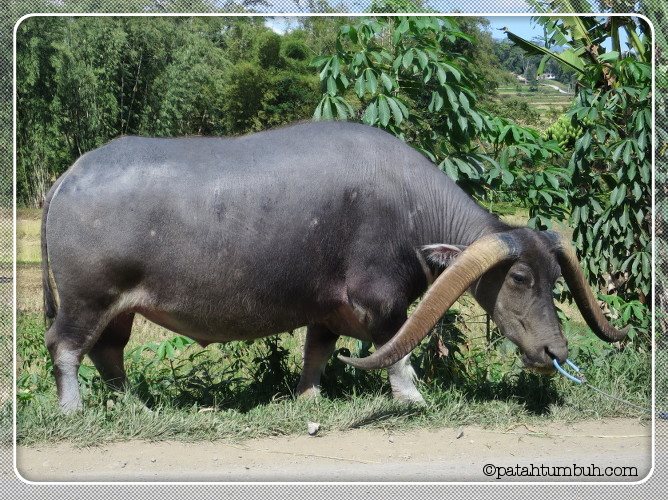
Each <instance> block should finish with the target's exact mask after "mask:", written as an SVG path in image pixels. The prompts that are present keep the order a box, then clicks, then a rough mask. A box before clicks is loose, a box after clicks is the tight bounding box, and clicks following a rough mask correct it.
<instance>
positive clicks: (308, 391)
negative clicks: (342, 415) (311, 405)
mask: <svg viewBox="0 0 668 500" xmlns="http://www.w3.org/2000/svg"><path fill="white" fill-rule="evenodd" d="M297 397H298V398H299V399H318V398H319V397H320V388H319V387H317V386H315V385H312V386H309V387H297Z"/></svg>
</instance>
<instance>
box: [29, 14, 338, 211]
mask: <svg viewBox="0 0 668 500" xmlns="http://www.w3.org/2000/svg"><path fill="white" fill-rule="evenodd" d="M337 22H338V21H337ZM330 24H331V22H330ZM325 26H329V25H328V24H327V23H325ZM321 36H322V40H320V41H319V43H320V44H322V43H326V42H327V40H328V37H327V36H326V35H321ZM284 38H287V39H288V40H289V41H290V43H291V45H289V46H288V47H287V49H285V50H284V47H283V46H282V43H283V40H284ZM313 38H314V35H313V34H312V33H311V32H310V31H309V30H308V29H307V28H303V29H300V30H298V31H297V30H296V31H295V32H293V33H290V34H288V35H284V36H281V35H278V34H276V33H273V32H272V31H271V30H270V29H269V28H267V27H266V26H265V25H264V20H263V19H262V18H243V17H239V18H225V17H208V18H197V17H193V18H177V17H175V18H171V17H169V18H168V17H161V18H142V17H133V18H124V17H119V18H114V17H105V18H75V17H68V18H59V17H49V18H39V17H34V18H29V19H26V20H25V21H23V22H22V23H21V25H20V26H19V28H18V32H17V93H18V131H17V147H18V151H17V190H18V199H19V202H20V203H24V204H29V205H33V206H39V205H41V203H42V200H43V198H44V195H45V194H46V191H47V190H48V188H49V187H50V185H51V184H52V183H53V181H54V180H55V178H56V177H57V176H58V175H60V174H61V173H62V172H63V171H64V170H65V169H67V168H68V167H69V166H70V165H71V164H72V163H73V162H74V160H76V158H78V157H79V156H81V155H82V154H83V153H85V152H87V151H89V150H91V149H93V148H95V147H98V146H100V145H101V144H104V143H105V142H107V141H109V140H110V139H112V138H113V137H116V136H118V135H121V134H138V135H149V136H178V135H192V134H198V135H221V136H223V135H234V134H242V133H246V132H249V131H256V130H261V129H265V128H268V127H272V126H277V125H282V124H286V123H290V122H293V121H297V120H302V119H305V118H308V117H309V116H310V114H311V112H312V109H313V107H314V105H315V102H317V99H318V95H317V94H318V92H317V88H318V80H317V77H316V76H315V75H313V72H312V69H311V68H310V67H309V66H308V64H307V62H306V59H307V58H308V57H309V56H310V55H309V54H308V50H307V49H306V47H308V45H307V42H309V43H310V41H311V40H312V39H313ZM286 50H287V51H286ZM300 50H301V55H300V52H299V51H300Z"/></svg>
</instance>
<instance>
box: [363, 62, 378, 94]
mask: <svg viewBox="0 0 668 500" xmlns="http://www.w3.org/2000/svg"><path fill="white" fill-rule="evenodd" d="M364 74H365V75H366V88H367V89H368V90H369V93H370V94H371V95H374V94H375V93H376V90H378V80H377V79H376V75H375V74H374V72H373V70H372V69H371V68H367V69H365V70H364Z"/></svg>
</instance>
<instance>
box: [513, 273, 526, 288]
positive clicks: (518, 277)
mask: <svg viewBox="0 0 668 500" xmlns="http://www.w3.org/2000/svg"><path fill="white" fill-rule="evenodd" d="M510 279H511V280H513V283H515V284H516V285H524V284H526V283H528V282H529V276H527V275H526V274H524V273H519V272H517V271H513V272H511V273H510Z"/></svg>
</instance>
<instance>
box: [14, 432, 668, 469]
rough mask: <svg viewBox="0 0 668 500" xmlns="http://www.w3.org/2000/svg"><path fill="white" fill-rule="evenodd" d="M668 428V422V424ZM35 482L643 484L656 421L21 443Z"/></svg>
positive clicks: (22, 461)
mask: <svg viewBox="0 0 668 500" xmlns="http://www.w3.org/2000/svg"><path fill="white" fill-rule="evenodd" d="M664 425H666V424H664ZM17 464H18V469H19V471H20V473H21V474H22V476H23V477H24V478H25V479H28V480H32V481H95V480H100V481H161V480H162V481H473V480H477V481H490V480H491V481H495V480H496V476H495V475H494V476H492V477H488V476H486V475H485V474H484V473H483V466H484V465H485V464H493V465H495V466H502V467H513V468H514V467H515V466H516V465H518V464H519V465H520V466H528V467H531V464H533V465H534V466H536V467H540V466H541V465H543V466H546V467H565V466H568V467H572V466H573V465H574V464H575V465H577V466H580V467H590V466H591V465H592V464H593V465H595V466H597V467H599V468H600V469H601V471H603V470H604V469H605V468H606V467H608V466H615V467H636V468H637V476H634V477H578V478H573V477H561V478H559V477H551V478H540V477H524V478H523V477H519V478H512V477H511V478H509V479H511V480H512V479H514V480H518V479H519V480H526V481H532V480H533V481H539V480H552V481H559V480H562V481H563V480H566V481H573V480H585V481H631V482H635V481H639V480H640V479H642V478H643V477H645V476H646V475H647V473H648V472H649V470H650V467H651V424H650V423H640V422H638V421H637V420H632V419H613V420H606V421H585V422H580V423H577V424H573V425H563V424H555V423H549V424H546V425H544V426H540V427H535V428H533V427H527V426H520V427H516V428H514V429H509V430H506V431H502V430H496V431H495V430H488V429H481V428H478V427H463V428H461V429H439V430H418V431H406V432H396V433H386V432H383V431H380V430H364V429H360V430H354V431H348V432H345V433H326V432H324V433H322V435H317V436H315V437H310V436H308V435H304V436H296V437H276V438H263V439H255V440H249V441H245V442H242V443H239V444H232V443H227V442H214V443H211V442H205V443H181V442H159V443H147V442H142V441H130V442H123V443H115V444H109V445H104V446H100V447H95V448H75V447H73V446H71V445H67V444H59V445H55V446H52V445H49V446H38V447H23V446H21V447H19V449H18V452H17Z"/></svg>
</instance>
